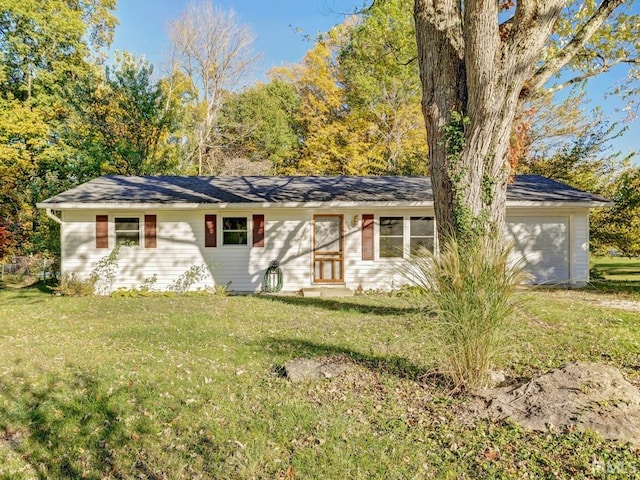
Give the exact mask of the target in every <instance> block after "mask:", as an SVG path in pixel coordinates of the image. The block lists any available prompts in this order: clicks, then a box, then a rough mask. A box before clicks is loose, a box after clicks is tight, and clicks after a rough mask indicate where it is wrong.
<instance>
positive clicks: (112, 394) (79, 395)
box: [0, 372, 156, 479]
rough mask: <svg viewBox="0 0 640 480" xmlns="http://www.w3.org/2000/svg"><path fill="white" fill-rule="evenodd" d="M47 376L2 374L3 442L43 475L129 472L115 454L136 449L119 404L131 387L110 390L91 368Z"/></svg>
mask: <svg viewBox="0 0 640 480" xmlns="http://www.w3.org/2000/svg"><path fill="white" fill-rule="evenodd" d="M45 380H46V381H45V382H42V381H40V382H39V383H31V382H30V381H28V380H27V379H25V378H23V377H21V376H19V375H14V376H13V377H12V378H9V379H0V398H2V399H3V402H1V403H0V444H1V443H4V444H5V445H6V446H8V447H10V448H11V449H12V450H13V451H14V452H15V453H16V454H17V456H18V457H19V458H20V459H21V460H22V461H23V462H25V464H27V465H29V466H30V467H31V471H32V472H33V473H34V474H36V475H37V478H41V479H47V478H84V477H85V476H87V475H88V476H89V477H91V478H105V477H108V478H125V476H126V475H125V476H123V475H122V473H121V472H120V471H119V469H118V466H117V465H116V462H115V460H116V455H117V453H116V452H117V451H118V450H120V451H122V450H123V449H127V450H134V449H135V447H133V445H132V443H133V441H132V433H131V432H130V431H127V427H126V426H125V425H124V422H123V421H122V417H123V416H124V415H125V413H124V412H123V411H121V407H119V405H121V404H122V403H126V400H124V398H126V397H130V396H131V393H129V392H124V391H123V390H125V389H126V387H123V388H120V389H118V390H116V391H113V389H109V390H108V391H107V390H105V388H104V387H103V386H101V384H100V383H99V382H98V381H96V380H95V379H94V378H93V377H92V376H91V375H90V374H87V373H80V372H77V373H75V374H72V375H70V376H68V377H66V376H65V378H62V377H60V376H59V375H54V374H51V375H50V376H49V377H48V378H46V379H45ZM136 463H139V462H136ZM136 467H137V471H139V472H140V475H142V476H143V477H144V478H156V476H155V475H154V474H153V472H150V471H146V467H145V466H144V464H141V465H136Z"/></svg>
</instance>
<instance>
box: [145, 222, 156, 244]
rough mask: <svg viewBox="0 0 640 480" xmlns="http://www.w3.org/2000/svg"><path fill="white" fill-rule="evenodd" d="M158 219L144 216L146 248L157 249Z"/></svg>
mask: <svg viewBox="0 0 640 480" xmlns="http://www.w3.org/2000/svg"><path fill="white" fill-rule="evenodd" d="M157 230H158V228H157V217H156V216H155V215H145V216H144V248H156V246H157V241H156V237H157Z"/></svg>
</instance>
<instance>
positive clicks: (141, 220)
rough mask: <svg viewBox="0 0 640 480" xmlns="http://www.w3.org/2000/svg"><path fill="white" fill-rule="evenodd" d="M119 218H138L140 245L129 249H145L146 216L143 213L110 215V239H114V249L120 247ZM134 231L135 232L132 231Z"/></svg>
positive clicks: (131, 246) (130, 246)
mask: <svg viewBox="0 0 640 480" xmlns="http://www.w3.org/2000/svg"><path fill="white" fill-rule="evenodd" d="M117 218H137V219H138V244H137V245H127V247H129V248H143V247H144V246H143V243H144V214H141V213H128V212H126V213H118V214H112V215H109V224H110V225H109V233H110V235H109V237H111V238H112V239H113V245H114V247H117V246H118V232H117V230H116V219H117ZM130 231H133V230H130Z"/></svg>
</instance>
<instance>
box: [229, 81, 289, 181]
mask: <svg viewBox="0 0 640 480" xmlns="http://www.w3.org/2000/svg"><path fill="white" fill-rule="evenodd" d="M298 108H299V98H298V96H297V95H296V92H295V91H294V89H293V87H292V86H291V85H290V84H288V83H285V82H283V81H280V80H277V79H276V80H272V81H270V82H268V83H260V84H257V85H254V86H253V87H251V88H248V89H246V90H244V91H243V92H241V93H239V94H236V95H234V96H232V97H231V98H230V99H229V100H228V101H227V102H226V103H225V105H224V106H223V107H222V114H221V116H222V120H221V132H222V137H223V139H224V141H223V144H224V148H225V150H226V156H227V157H236V158H246V159H248V160H249V161H261V160H269V162H270V165H271V167H272V169H273V170H274V171H276V172H287V171H289V170H290V168H291V164H292V162H293V161H294V159H295V158H296V156H297V152H298V148H299V143H300V140H299V137H298V132H297V125H296V123H295V120H294V117H295V114H296V111H297V110H298Z"/></svg>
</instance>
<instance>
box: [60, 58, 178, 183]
mask: <svg viewBox="0 0 640 480" xmlns="http://www.w3.org/2000/svg"><path fill="white" fill-rule="evenodd" d="M178 84H179V83H178V82H177V81H175V79H171V78H161V79H156V78H155V77H154V73H153V66H152V65H151V64H150V63H148V62H146V61H145V60H143V59H139V58H136V57H134V56H132V55H131V54H129V53H127V52H116V55H115V63H114V65H113V66H107V67H105V68H104V70H103V71H100V72H97V73H96V74H95V75H93V76H91V77H88V78H87V80H86V82H84V84H82V85H79V86H77V88H76V89H75V90H74V91H75V93H76V97H77V100H75V101H74V104H75V105H76V107H77V110H78V118H79V122H78V124H76V125H74V126H73V128H72V129H71V130H72V132H70V135H72V134H75V139H76V141H77V146H78V149H79V150H80V153H79V156H80V160H79V162H78V165H77V168H78V175H79V176H80V177H84V178H87V179H88V178H93V177H95V176H99V175H107V174H119V175H145V174H147V175H149V174H163V173H171V172H174V171H175V169H176V167H177V165H178V163H179V153H180V152H179V139H178V138H176V137H175V136H174V134H175V133H176V132H177V130H178V127H179V124H180V121H181V120H182V117H183V112H184V105H183V98H184V97H183V95H181V94H180V93H179V92H176V91H175V88H176V85H178Z"/></svg>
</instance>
